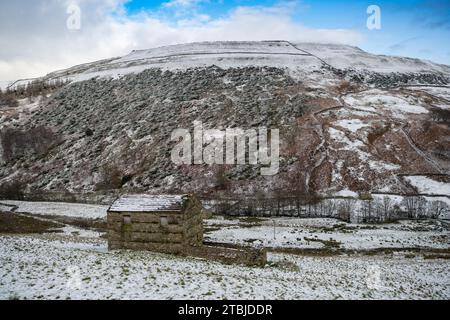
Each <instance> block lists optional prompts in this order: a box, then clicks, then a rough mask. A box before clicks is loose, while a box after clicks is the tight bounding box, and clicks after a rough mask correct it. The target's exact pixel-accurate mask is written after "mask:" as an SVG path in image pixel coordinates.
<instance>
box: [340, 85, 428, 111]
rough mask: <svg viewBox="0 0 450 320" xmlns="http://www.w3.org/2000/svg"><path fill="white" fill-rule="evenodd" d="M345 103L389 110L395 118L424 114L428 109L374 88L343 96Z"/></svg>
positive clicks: (358, 106)
mask: <svg viewBox="0 0 450 320" xmlns="http://www.w3.org/2000/svg"><path fill="white" fill-rule="evenodd" d="M344 101H345V103H346V104H348V105H349V106H351V107H352V108H356V109H360V110H364V111H369V112H374V113H381V112H385V111H387V112H389V113H390V114H391V115H393V116H395V117H397V118H403V117H404V115H405V114H425V113H428V110H427V109H425V108H424V107H422V106H420V105H417V104H415V103H413V102H410V101H408V100H407V99H406V98H401V97H398V96H395V95H391V94H387V93H386V92H384V91H381V90H378V89H374V90H368V91H364V92H362V93H357V94H354V95H349V96H347V97H345V98H344Z"/></svg>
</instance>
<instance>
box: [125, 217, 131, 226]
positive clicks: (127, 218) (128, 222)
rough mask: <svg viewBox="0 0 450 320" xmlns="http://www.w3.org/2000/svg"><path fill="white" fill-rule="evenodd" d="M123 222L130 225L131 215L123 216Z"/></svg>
mask: <svg viewBox="0 0 450 320" xmlns="http://www.w3.org/2000/svg"><path fill="white" fill-rule="evenodd" d="M123 224H124V225H130V224H131V216H123Z"/></svg>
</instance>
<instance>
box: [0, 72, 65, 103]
mask: <svg viewBox="0 0 450 320" xmlns="http://www.w3.org/2000/svg"><path fill="white" fill-rule="evenodd" d="M68 83H69V81H68V80H61V79H56V80H52V81H48V80H47V81H45V80H39V79H37V80H33V81H30V82H28V83H27V84H24V85H16V86H14V87H11V88H7V89H6V90H5V91H2V90H1V89H0V108H16V107H17V106H18V101H17V99H25V98H29V99H32V98H33V97H38V96H41V95H46V94H49V93H51V92H53V91H54V90H56V89H59V88H61V87H63V86H65V85H66V84H68Z"/></svg>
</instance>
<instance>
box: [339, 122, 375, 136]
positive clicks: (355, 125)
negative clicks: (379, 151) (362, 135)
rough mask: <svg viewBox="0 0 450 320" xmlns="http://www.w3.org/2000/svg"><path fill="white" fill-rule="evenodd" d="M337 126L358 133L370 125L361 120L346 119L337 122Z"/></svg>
mask: <svg viewBox="0 0 450 320" xmlns="http://www.w3.org/2000/svg"><path fill="white" fill-rule="evenodd" d="M335 124H336V125H338V126H340V127H342V128H345V129H347V130H349V131H351V132H353V133H356V132H357V131H358V130H359V129H362V128H365V127H369V126H370V125H369V124H368V123H364V122H362V121H361V120H359V119H349V120H347V119H344V120H339V121H336V122H335Z"/></svg>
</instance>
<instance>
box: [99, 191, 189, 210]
mask: <svg viewBox="0 0 450 320" xmlns="http://www.w3.org/2000/svg"><path fill="white" fill-rule="evenodd" d="M186 197H187V195H147V194H140V195H125V196H121V197H120V198H119V199H117V200H116V201H114V203H113V204H112V205H111V207H110V208H109V210H108V211H109V212H165V211H181V210H182V209H183V202H184V199H185V198H186Z"/></svg>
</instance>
